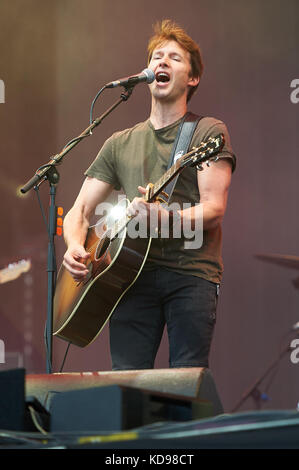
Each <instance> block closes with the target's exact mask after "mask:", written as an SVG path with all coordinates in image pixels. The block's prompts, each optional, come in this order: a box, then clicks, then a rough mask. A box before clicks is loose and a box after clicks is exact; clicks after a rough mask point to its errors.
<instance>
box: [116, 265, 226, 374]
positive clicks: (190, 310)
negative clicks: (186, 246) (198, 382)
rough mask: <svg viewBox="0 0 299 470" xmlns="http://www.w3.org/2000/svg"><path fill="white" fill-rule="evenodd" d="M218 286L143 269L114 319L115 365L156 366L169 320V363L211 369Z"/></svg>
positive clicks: (168, 272) (174, 273)
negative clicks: (211, 349) (210, 354)
mask: <svg viewBox="0 0 299 470" xmlns="http://www.w3.org/2000/svg"><path fill="white" fill-rule="evenodd" d="M218 290H219V285H218V284H215V283H213V282H210V281H207V280H205V279H202V278H199V277H196V276H189V275H182V274H179V273H176V272H174V271H170V270H166V269H164V268H157V269H155V270H153V271H143V272H142V273H141V274H140V276H139V277H138V279H137V280H136V282H135V284H133V286H132V287H131V288H130V289H129V290H128V292H126V294H125V295H124V297H123V298H122V300H121V301H120V303H119V304H118V306H117V307H116V309H115V311H114V312H113V314H112V316H111V319H110V349H111V357H112V369H113V370H129V369H152V368H153V367H154V361H155V357H156V354H157V351H158V348H159V345H160V342H161V338H162V334H163V330H164V326H165V324H166V325H167V333H168V339H169V366H170V367H208V366H209V361H208V357H209V351H210V345H211V341H212V336H213V330H214V325H215V321H216V307H217V297H218Z"/></svg>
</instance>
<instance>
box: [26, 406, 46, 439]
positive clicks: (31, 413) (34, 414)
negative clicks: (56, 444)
mask: <svg viewBox="0 0 299 470" xmlns="http://www.w3.org/2000/svg"><path fill="white" fill-rule="evenodd" d="M28 409H29V411H30V415H31V419H32V421H33V424H34V426H35V427H36V429H37V430H38V431H39V432H41V433H42V434H48V432H47V431H46V430H45V429H44V428H43V427H42V426H41V425H40V424H39V422H38V419H37V416H36V412H35V409H34V408H33V407H32V406H28Z"/></svg>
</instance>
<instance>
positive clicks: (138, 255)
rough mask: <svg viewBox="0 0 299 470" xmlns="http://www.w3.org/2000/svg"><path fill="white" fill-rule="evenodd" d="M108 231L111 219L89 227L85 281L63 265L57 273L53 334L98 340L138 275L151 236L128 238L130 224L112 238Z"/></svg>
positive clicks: (83, 343)
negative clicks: (73, 275) (81, 280)
mask: <svg viewBox="0 0 299 470" xmlns="http://www.w3.org/2000/svg"><path fill="white" fill-rule="evenodd" d="M127 204H128V200H123V201H121V203H119V204H118V205H117V206H121V209H123V208H124V206H125V207H126V206H127ZM117 206H116V207H117ZM113 223H114V224H115V222H114V221H113V222H112V224H113ZM109 234H111V226H110V222H109V219H108V218H105V219H103V220H102V221H100V222H99V224H97V225H95V226H93V227H90V228H89V229H88V233H87V237H86V242H85V249H86V251H89V252H90V253H91V256H90V259H89V260H88V261H87V263H86V266H87V268H88V270H89V275H88V276H87V278H86V279H85V280H84V282H80V283H78V282H76V281H75V280H74V279H73V278H72V276H71V275H70V273H69V272H68V271H67V270H66V269H65V268H64V266H61V268H60V270H59V273H58V277H57V284H56V290H55V296H54V311H53V334H54V335H55V336H58V337H60V338H62V339H64V340H67V341H69V342H71V343H72V344H76V345H77V346H81V347H85V346H87V345H88V344H90V343H91V342H92V341H93V340H95V339H96V337H97V336H98V334H99V333H100V332H101V330H102V329H103V327H104V326H105V324H106V323H107V321H108V319H109V317H110V316H111V314H112V313H113V311H114V309H115V308H116V306H117V305H118V303H119V302H120V300H121V298H122V297H123V295H124V294H125V293H126V292H127V290H128V289H129V288H130V287H131V286H132V285H133V284H134V282H135V280H136V279H137V277H138V276H139V274H140V272H141V270H142V267H143V265H144V263H145V261H146V258H147V254H148V251H149V248H150V243H151V239H144V238H136V239H132V238H129V237H127V236H126V234H127V227H125V228H124V229H123V230H122V231H121V232H120V233H119V234H118V236H117V237H116V238H114V239H113V240H112V241H111V239H110V238H109Z"/></svg>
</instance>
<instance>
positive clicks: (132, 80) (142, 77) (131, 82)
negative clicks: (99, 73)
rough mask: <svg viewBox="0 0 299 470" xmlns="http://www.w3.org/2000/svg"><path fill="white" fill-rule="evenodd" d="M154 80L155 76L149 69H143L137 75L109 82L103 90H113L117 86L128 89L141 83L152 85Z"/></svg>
mask: <svg viewBox="0 0 299 470" xmlns="http://www.w3.org/2000/svg"><path fill="white" fill-rule="evenodd" d="M155 78H156V77H155V74H154V72H153V71H152V70H151V69H144V70H142V72H141V73H140V74H139V75H131V76H130V77H125V78H120V79H119V80H115V81H114V82H109V83H107V85H105V88H115V87H117V86H124V87H127V88H130V87H133V86H135V85H137V83H141V82H146V83H152V82H153V81H154V80H155Z"/></svg>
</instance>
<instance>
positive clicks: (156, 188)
mask: <svg viewBox="0 0 299 470" xmlns="http://www.w3.org/2000/svg"><path fill="white" fill-rule="evenodd" d="M181 158H182V157H180V158H178V159H177V161H176V162H175V163H174V164H173V165H172V166H171V167H170V168H169V169H168V170H167V171H166V173H164V175H163V176H162V177H161V178H160V179H159V180H158V181H157V182H156V183H155V184H154V185H153V186H152V187H151V188H150V191H149V194H148V197H147V198H146V201H147V202H152V201H154V200H155V198H156V197H157V196H158V195H159V193H160V192H161V191H163V189H164V188H165V187H166V186H167V185H168V183H169V182H170V181H171V180H173V178H175V177H176V176H177V175H178V174H179V173H180V172H181V171H182V170H183V168H182V167H181Z"/></svg>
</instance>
